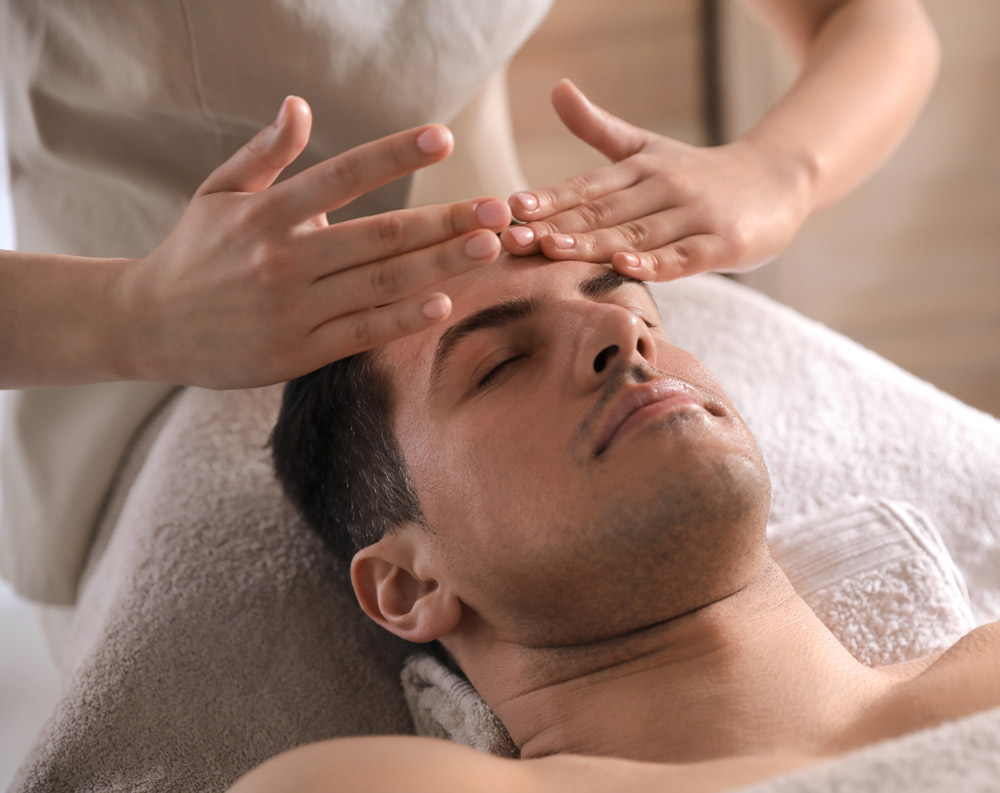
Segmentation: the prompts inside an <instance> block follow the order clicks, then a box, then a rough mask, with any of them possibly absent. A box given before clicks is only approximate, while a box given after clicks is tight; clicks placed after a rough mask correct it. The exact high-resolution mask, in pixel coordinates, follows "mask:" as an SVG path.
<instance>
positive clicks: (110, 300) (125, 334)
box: [95, 259, 158, 381]
mask: <svg viewBox="0 0 1000 793" xmlns="http://www.w3.org/2000/svg"><path fill="white" fill-rule="evenodd" d="M140 261H141V260H139V259H106V260H104V261H103V262H102V264H103V267H104V270H105V278H106V286H105V290H106V305H107V315H106V316H105V317H104V318H103V319H102V321H100V322H98V323H97V326H96V328H97V332H98V333H99V334H100V335H99V338H98V339H97V340H96V341H95V348H96V349H97V350H98V351H99V352H98V355H99V357H100V359H101V361H100V363H99V364H98V365H99V366H101V367H102V368H103V375H104V376H103V377H102V379H103V380H108V381H116V380H131V381H142V380H150V381H153V380H157V379H158V378H157V377H156V376H155V373H154V372H152V371H151V370H150V369H149V367H148V366H147V360H148V356H145V355H143V349H144V347H145V346H146V344H145V341H144V339H147V338H148V335H147V334H146V332H145V331H144V327H145V323H146V320H147V319H148V315H147V312H146V311H145V310H144V308H143V306H142V304H141V300H140V299H139V294H140V292H141V290H140V288H139V284H138V281H139V277H140V273H139V262H140Z"/></svg>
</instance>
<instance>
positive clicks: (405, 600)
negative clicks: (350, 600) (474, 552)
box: [351, 527, 462, 643]
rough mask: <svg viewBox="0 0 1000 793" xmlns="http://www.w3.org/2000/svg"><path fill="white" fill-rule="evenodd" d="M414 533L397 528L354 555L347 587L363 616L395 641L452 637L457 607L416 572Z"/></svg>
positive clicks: (448, 595) (459, 607) (457, 602)
mask: <svg viewBox="0 0 1000 793" xmlns="http://www.w3.org/2000/svg"><path fill="white" fill-rule="evenodd" d="M417 531H420V529H419V528H417V527H405V528H401V529H397V530H396V531H394V532H392V533H391V534H387V535H386V536H385V537H383V538H382V539H381V540H379V541H378V542H377V543H375V544H374V545H369V546H368V547H367V548H362V549H361V550H360V551H358V552H357V553H356V554H355V555H354V559H353V560H351V583H352V584H353V585H354V594H355V595H356V596H357V598H358V603H360V604H361V608H362V609H364V612H365V614H367V615H368V616H369V617H371V618H372V619H373V620H375V622H377V623H378V624H379V625H381V626H382V627H383V628H385V629H386V630H387V631H390V632H391V633H394V634H396V635H397V636H399V637H400V638H402V639H406V640H407V641H410V642H417V643H423V642H429V641H433V640H435V639H439V638H441V637H442V636H444V635H446V634H448V633H451V632H452V631H453V630H454V629H455V627H456V626H457V625H458V622H459V620H460V619H461V617H462V604H461V601H460V600H459V598H458V597H457V596H455V595H454V593H452V592H451V591H449V588H448V587H447V586H444V585H442V583H441V582H440V581H438V580H437V579H436V578H435V577H434V576H433V575H428V573H427V571H425V570H418V564H417V559H418V556H417V555H418V553H419V547H418V546H417V545H416V543H415V542H414V541H413V535H414V533H415V532H417ZM415 570H418V572H415Z"/></svg>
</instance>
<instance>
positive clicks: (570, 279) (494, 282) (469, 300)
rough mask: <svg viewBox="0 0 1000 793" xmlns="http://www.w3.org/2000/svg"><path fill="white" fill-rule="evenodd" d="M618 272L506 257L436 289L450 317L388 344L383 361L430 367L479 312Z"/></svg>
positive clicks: (595, 266)
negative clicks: (452, 332) (458, 328)
mask: <svg viewBox="0 0 1000 793" xmlns="http://www.w3.org/2000/svg"><path fill="white" fill-rule="evenodd" d="M613 272H614V271H613V270H610V269H609V268H608V267H607V266H606V265H602V264H594V263H592V262H574V261H564V262H554V261H552V260H551V259H546V258H545V257H543V256H532V257H516V256H510V255H506V254H504V255H501V257H500V259H499V260H498V261H496V262H494V263H493V264H489V265H486V266H485V267H482V268H480V269H478V270H474V271H472V272H469V273H463V274H462V275H460V276H457V277H455V278H450V279H448V280H447V281H444V282H442V283H440V284H437V285H435V289H440V290H441V291H442V292H444V293H445V294H447V295H448V296H449V297H450V298H451V300H452V311H451V315H450V316H449V317H448V319H446V320H445V321H444V322H441V323H439V324H437V325H434V326H432V327H430V328H428V329H427V330H425V331H421V332H419V333H414V334H412V335H410V336H405V337H404V338H402V339H398V340H397V341H394V342H390V343H389V344H387V345H385V346H384V347H383V348H382V353H383V355H384V360H386V361H387V362H388V363H390V365H391V366H392V367H393V368H398V367H399V366H401V365H402V366H406V364H411V365H412V364H414V363H416V364H417V365H419V366H422V367H426V366H428V365H429V363H430V360H431V358H432V357H433V355H434V350H435V349H436V348H437V345H438V341H439V340H440V339H441V336H442V335H443V334H444V333H446V332H447V331H448V329H449V328H451V327H453V326H455V325H457V324H458V323H460V322H461V321H462V320H463V319H465V318H466V317H468V316H470V315H472V314H474V313H475V312H477V311H479V310H480V309H482V308H484V307H486V306H488V305H490V304H493V303H496V302H497V301H500V300H504V301H509V300H516V299H517V298H530V297H536V296H539V295H540V293H544V292H548V291H552V292H563V291H565V292H566V293H570V292H572V291H575V289H576V287H577V286H578V285H579V284H580V282H582V281H584V280H586V279H588V278H591V277H593V276H595V275H602V274H609V273H613ZM404 362H405V363H404ZM407 368H408V367H407Z"/></svg>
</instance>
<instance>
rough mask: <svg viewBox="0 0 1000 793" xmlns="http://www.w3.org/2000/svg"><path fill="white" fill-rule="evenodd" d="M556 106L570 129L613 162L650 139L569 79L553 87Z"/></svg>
mask: <svg viewBox="0 0 1000 793" xmlns="http://www.w3.org/2000/svg"><path fill="white" fill-rule="evenodd" d="M552 106H553V107H554V108H555V110H556V113H557V114H558V115H559V118H560V119H561V120H562V122H563V124H565V125H566V127H567V128H568V129H569V131H570V132H572V133H573V134H574V135H576V136H577V137H578V138H579V139H580V140H582V141H583V142H584V143H586V144H588V145H590V146H593V147H594V148H595V149H597V150H598V151H599V152H600V153H601V154H603V155H604V156H605V157H607V158H608V159H609V160H611V161H612V162H618V161H619V160H624V159H625V158H626V157H629V156H631V155H633V154H636V153H637V152H638V151H639V150H640V149H642V147H643V146H645V145H646V143H647V142H648V141H649V139H650V133H649V132H647V131H646V130H644V129H641V128H640V127H636V126H634V125H632V124H629V123H628V122H627V121H624V120H623V119H620V118H618V116H614V115H612V114H611V113H609V112H608V111H607V110H604V109H603V108H600V107H598V106H597V105H595V104H594V103H593V102H591V101H590V100H589V99H587V97H585V96H584V95H583V92H582V91H581V90H580V89H579V88H577V87H576V86H575V85H573V83H572V82H570V81H569V80H560V81H559V82H558V83H557V84H556V87H555V88H554V89H552Z"/></svg>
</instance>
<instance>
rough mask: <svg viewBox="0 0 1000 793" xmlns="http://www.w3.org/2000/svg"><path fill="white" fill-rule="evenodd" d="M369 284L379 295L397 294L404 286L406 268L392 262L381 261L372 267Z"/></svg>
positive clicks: (374, 292) (373, 291)
mask: <svg viewBox="0 0 1000 793" xmlns="http://www.w3.org/2000/svg"><path fill="white" fill-rule="evenodd" d="M369 279H370V281H369V285H370V287H371V291H372V293H373V294H375V295H377V296H379V297H387V296H392V295H397V294H399V293H400V291H401V290H402V289H403V286H404V270H403V268H402V267H400V266H399V265H398V264H395V263H392V262H380V263H379V264H376V265H374V266H373V267H372V268H371V274H370V275H369Z"/></svg>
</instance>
